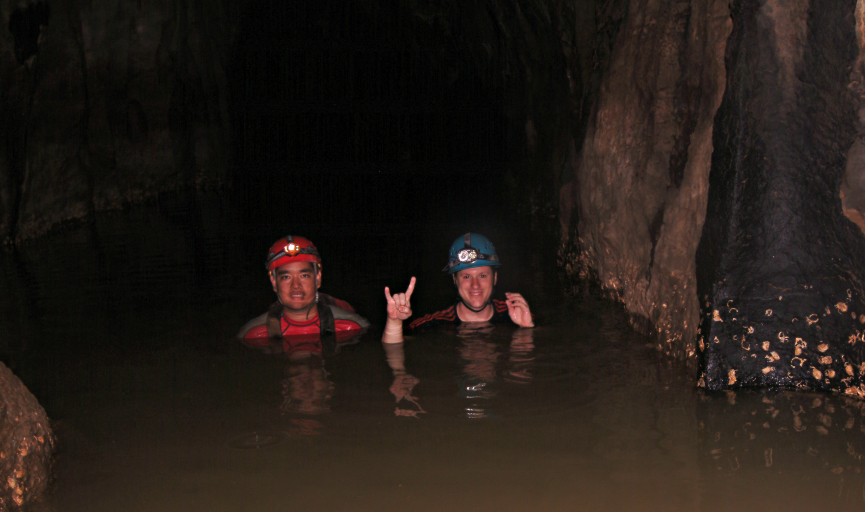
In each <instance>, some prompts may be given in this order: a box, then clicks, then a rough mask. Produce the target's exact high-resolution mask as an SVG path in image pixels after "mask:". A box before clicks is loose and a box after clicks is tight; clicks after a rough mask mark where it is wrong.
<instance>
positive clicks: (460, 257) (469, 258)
mask: <svg viewBox="0 0 865 512" xmlns="http://www.w3.org/2000/svg"><path fill="white" fill-rule="evenodd" d="M478 260H485V261H495V262H498V261H499V257H498V256H496V255H495V254H484V253H482V252H481V251H479V250H477V249H475V248H474V247H466V248H465V249H460V250H459V251H458V252H457V254H456V257H455V258H454V259H452V260H451V261H450V262H448V264H447V266H445V268H444V269H442V270H443V271H445V272H447V271H448V270H450V269H452V268H453V267H456V266H457V265H472V264H473V263H475V262H476V261H478Z"/></svg>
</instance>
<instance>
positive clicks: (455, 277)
mask: <svg viewBox="0 0 865 512" xmlns="http://www.w3.org/2000/svg"><path fill="white" fill-rule="evenodd" d="M451 277H452V278H453V280H454V286H456V287H457V288H459V287H460V285H459V283H457V275H456V274H451Z"/></svg>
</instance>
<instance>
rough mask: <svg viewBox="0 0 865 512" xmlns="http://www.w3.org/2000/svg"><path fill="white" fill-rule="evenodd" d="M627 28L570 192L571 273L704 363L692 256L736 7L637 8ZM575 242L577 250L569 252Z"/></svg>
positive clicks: (618, 39)
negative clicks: (697, 343)
mask: <svg viewBox="0 0 865 512" xmlns="http://www.w3.org/2000/svg"><path fill="white" fill-rule="evenodd" d="M608 16H609V18H608V19H607V20H605V21H602V22H601V23H600V25H601V26H613V25H617V26H618V30H617V31H616V33H615V38H614V43H613V46H612V52H611V56H610V62H609V69H608V70H607V71H606V72H605V74H604V75H603V76H602V77H601V82H600V84H601V85H600V88H599V90H598V92H597V99H596V101H595V103H594V109H593V111H592V113H591V116H590V118H589V121H588V127H587V135H586V139H585V143H584V144H583V146H582V152H581V155H580V157H579V158H578V159H576V160H575V162H574V165H573V177H574V178H573V180H572V181H571V182H570V183H567V184H566V185H565V186H564V187H563V188H562V194H561V206H562V211H561V220H562V222H563V230H564V231H565V232H566V233H568V235H569V238H568V241H567V242H565V244H566V245H565V248H564V250H563V251H562V253H563V254H562V259H563V262H564V264H565V267H566V270H567V271H568V272H569V273H571V274H572V275H577V276H579V277H580V279H581V280H585V279H591V278H594V279H596V280H597V281H598V282H599V283H600V285H601V287H602V288H603V289H604V290H605V291H606V292H607V293H608V294H610V295H611V296H613V297H615V298H616V299H618V300H621V301H622V302H623V303H624V305H625V307H626V308H627V310H628V311H629V313H630V314H631V315H632V317H633V319H634V320H635V325H638V326H640V327H642V328H644V330H646V331H651V332H653V333H654V335H655V336H656V339H657V347H658V348H659V349H661V350H662V351H663V352H665V353H667V354H669V355H671V356H673V357H676V358H679V359H689V358H690V359H693V356H694V354H695V349H694V340H695V339H696V333H697V327H698V319H699V313H698V311H699V306H698V304H697V300H696V273H695V272H696V262H695V258H694V254H695V252H696V249H697V244H698V242H699V240H700V234H701V233H700V230H701V227H702V223H703V215H704V212H705V208H706V201H707V199H708V175H709V169H710V158H711V154H712V140H711V137H712V131H713V122H714V117H715V111H716V109H717V108H718V105H719V103H720V101H721V94H722V93H723V91H724V80H725V69H724V63H723V55H724V48H725V47H726V41H727V36H728V34H729V32H730V29H731V22H730V18H729V13H728V7H727V3H726V2H716V1H712V2H690V1H652V2H637V3H634V2H632V3H631V4H629V5H628V6H627V8H626V9H624V8H623V9H621V10H619V11H616V10H610V11H609V14H608ZM567 244H572V245H571V246H570V247H568V246H567Z"/></svg>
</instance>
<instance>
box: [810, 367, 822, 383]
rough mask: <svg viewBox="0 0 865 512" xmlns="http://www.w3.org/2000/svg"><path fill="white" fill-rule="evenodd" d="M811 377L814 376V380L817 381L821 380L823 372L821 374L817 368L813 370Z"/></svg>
mask: <svg viewBox="0 0 865 512" xmlns="http://www.w3.org/2000/svg"><path fill="white" fill-rule="evenodd" d="M811 375H813V376H814V378H815V379H817V380H820V379H822V378H823V372H821V371H820V370H818V369H817V368H811Z"/></svg>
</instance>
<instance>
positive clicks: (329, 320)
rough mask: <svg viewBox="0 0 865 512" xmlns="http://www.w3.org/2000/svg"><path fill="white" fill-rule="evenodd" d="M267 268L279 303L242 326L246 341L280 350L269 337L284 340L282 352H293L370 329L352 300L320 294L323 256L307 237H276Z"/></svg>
mask: <svg viewBox="0 0 865 512" xmlns="http://www.w3.org/2000/svg"><path fill="white" fill-rule="evenodd" d="M265 266H266V267H267V271H268V277H269V278H270V284H271V285H272V286H273V291H274V292H275V293H276V297H277V301H276V302H274V303H273V304H272V305H271V306H270V308H269V309H268V311H267V312H266V313H264V314H263V315H260V316H258V317H256V318H253V319H252V320H250V321H249V322H247V323H246V325H244V326H243V327H241V329H240V332H239V333H238V334H237V337H238V338H241V339H243V340H244V342H245V343H247V344H248V345H250V346H253V347H257V348H263V349H268V348H271V349H276V348H277V347H276V346H274V344H273V343H271V340H274V339H275V340H281V341H282V344H283V345H286V344H287V346H283V347H279V348H281V349H282V350H280V351H283V350H284V351H285V352H289V353H290V352H293V351H295V349H296V348H299V347H300V346H306V345H317V344H318V343H319V340H320V338H323V337H324V336H327V335H334V336H335V338H336V341H337V342H344V341H346V340H349V339H351V338H353V337H355V336H357V335H358V334H360V333H361V331H362V330H363V329H365V328H367V327H369V322H368V321H367V320H366V319H365V318H363V317H362V316H360V315H358V314H357V313H355V311H354V308H352V307H351V305H349V303H347V302H345V301H343V300H339V299H336V298H334V297H331V296H329V295H325V294H323V293H319V291H318V289H319V287H320V286H321V256H319V253H318V249H316V247H315V245H313V244H312V242H310V241H309V240H307V239H306V238H303V237H301V236H291V235H289V236H286V237H284V238H280V239H279V240H277V241H276V242H275V243H274V244H273V246H272V247H271V248H270V251H269V253H268V255H267V261H266V263H265ZM313 351H314V350H313Z"/></svg>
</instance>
